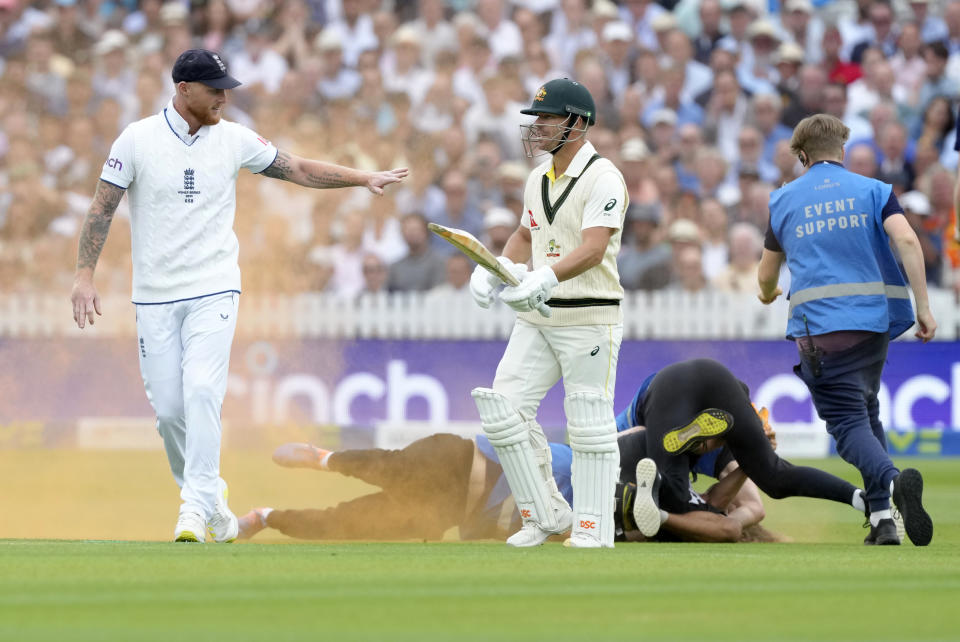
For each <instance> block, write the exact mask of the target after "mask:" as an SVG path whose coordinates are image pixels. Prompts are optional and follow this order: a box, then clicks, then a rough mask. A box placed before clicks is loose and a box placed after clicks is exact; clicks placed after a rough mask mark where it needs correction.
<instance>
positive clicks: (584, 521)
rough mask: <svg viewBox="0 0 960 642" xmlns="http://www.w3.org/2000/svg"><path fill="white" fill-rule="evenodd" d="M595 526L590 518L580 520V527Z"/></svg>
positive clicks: (588, 527) (590, 527)
mask: <svg viewBox="0 0 960 642" xmlns="http://www.w3.org/2000/svg"><path fill="white" fill-rule="evenodd" d="M596 527H597V523H596V522H594V521H592V520H588V519H581V520H580V528H587V529H593V528H596Z"/></svg>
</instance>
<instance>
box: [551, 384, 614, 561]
mask: <svg viewBox="0 0 960 642" xmlns="http://www.w3.org/2000/svg"><path fill="white" fill-rule="evenodd" d="M564 409H565V410H566V413H567V434H568V436H569V438H570V448H571V449H573V470H572V479H571V483H572V485H573V512H574V521H573V533H574V534H578V533H580V534H583V535H584V536H588V537H592V538H594V539H596V540H598V541H599V542H600V545H601V546H609V547H612V546H613V534H614V523H613V509H614V492H615V489H616V484H617V477H618V475H619V474H620V470H619V460H620V453H619V450H618V449H617V423H616V418H615V417H614V415H613V404H612V402H611V400H610V399H607V398H605V397H603V396H602V395H599V394H597V393H593V392H574V393H571V394H569V395H567V398H566V399H564Z"/></svg>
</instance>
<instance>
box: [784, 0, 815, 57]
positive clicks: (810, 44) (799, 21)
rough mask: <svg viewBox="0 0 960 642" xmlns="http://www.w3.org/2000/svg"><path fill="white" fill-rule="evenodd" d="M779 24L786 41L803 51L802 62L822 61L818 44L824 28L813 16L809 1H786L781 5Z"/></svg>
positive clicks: (811, 5)
mask: <svg viewBox="0 0 960 642" xmlns="http://www.w3.org/2000/svg"><path fill="white" fill-rule="evenodd" d="M780 22H781V24H782V25H783V31H784V35H785V36H786V38H787V41H788V42H793V43H795V44H797V45H799V46H800V48H801V50H802V51H803V60H805V61H806V62H808V63H810V64H817V63H820V62H821V61H822V60H823V50H822V49H821V48H820V43H821V42H822V40H823V31H824V29H825V26H824V24H823V20H821V19H820V17H819V16H817V15H816V14H815V12H814V10H813V3H812V2H811V1H810V0H787V1H786V2H785V3H783V12H782V13H781V14H780ZM803 60H802V61H801V62H803Z"/></svg>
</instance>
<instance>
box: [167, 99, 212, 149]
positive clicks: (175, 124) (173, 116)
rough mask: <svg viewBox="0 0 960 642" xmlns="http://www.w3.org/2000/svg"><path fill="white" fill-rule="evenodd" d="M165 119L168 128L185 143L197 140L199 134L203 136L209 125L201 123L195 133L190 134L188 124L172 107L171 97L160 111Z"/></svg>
mask: <svg viewBox="0 0 960 642" xmlns="http://www.w3.org/2000/svg"><path fill="white" fill-rule="evenodd" d="M161 116H163V117H164V118H165V119H166V120H167V124H168V125H170V130H171V131H172V132H173V133H174V134H176V135H177V138H179V139H180V140H182V141H183V142H184V143H186V144H187V145H193V144H194V143H195V142H197V139H198V138H200V137H201V136H205V135H206V133H207V130H208V129H209V127H208V126H207V125H201V127H200V129H198V130H197V133H196V134H193V135H192V136H191V135H190V125H189V124H187V121H186V120H184V119H183V116H181V115H180V114H179V112H177V110H176V109H174V107H173V99H172V98H171V99H170V102H168V103H167V106H166V107H164V108H163V112H162V113H161Z"/></svg>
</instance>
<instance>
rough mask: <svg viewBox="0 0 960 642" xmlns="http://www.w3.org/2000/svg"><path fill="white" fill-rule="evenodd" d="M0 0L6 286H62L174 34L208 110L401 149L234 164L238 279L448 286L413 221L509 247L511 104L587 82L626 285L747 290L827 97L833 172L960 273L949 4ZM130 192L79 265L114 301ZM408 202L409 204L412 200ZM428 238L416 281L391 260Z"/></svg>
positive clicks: (460, 264)
mask: <svg viewBox="0 0 960 642" xmlns="http://www.w3.org/2000/svg"><path fill="white" fill-rule="evenodd" d="M769 5H770V6H766V5H765V4H763V3H761V2H759V1H758V0H722V1H721V0H680V1H679V2H674V1H673V0H663V1H662V2H661V3H659V4H657V3H652V2H648V1H646V0H622V1H621V2H618V3H614V2H611V1H610V0H593V1H591V0H514V1H513V2H510V1H508V0H419V1H418V2H413V1H410V0H382V1H381V0H289V1H281V0H274V1H270V0H264V1H258V0H208V1H203V0H194V1H192V2H179V1H168V2H165V3H161V2H160V1H159V0H144V1H142V2H135V1H133V0H129V1H124V0H102V1H94V0H89V1H84V0H40V1H38V2H26V1H25V0H0V74H2V75H0V78H2V82H0V292H5V293H17V292H22V293H26V292H37V291H44V292H48V293H60V294H61V295H62V296H63V298H64V299H65V298H66V296H67V294H66V293H67V292H69V289H70V283H71V281H72V276H73V264H74V260H75V257H76V244H77V236H78V233H79V227H80V224H81V222H82V219H83V216H84V214H85V212H86V209H87V207H88V205H89V200H90V197H91V195H92V193H93V190H94V187H95V185H96V181H97V178H98V176H99V172H100V168H101V165H102V163H103V162H104V160H105V159H106V158H107V156H108V150H109V148H110V145H111V143H112V141H113V140H114V139H115V138H116V136H117V135H118V134H119V132H120V131H121V130H122V128H123V127H124V126H126V125H127V124H128V123H130V122H132V121H133V120H136V119H138V118H142V117H144V116H147V115H150V114H153V113H156V112H157V111H159V110H160V109H162V108H163V106H164V105H166V103H167V101H168V100H169V98H170V96H171V95H172V93H173V87H172V81H171V79H170V69H171V66H172V63H173V61H174V59H175V58H176V56H177V55H178V54H179V53H180V52H181V51H183V50H184V49H187V48H189V47H194V46H198V47H206V48H210V49H215V50H218V51H220V52H222V54H223V57H224V58H225V60H227V62H228V64H229V65H230V66H231V73H232V74H233V75H234V76H236V77H238V78H239V79H240V80H242V81H244V85H243V86H242V87H240V88H239V89H237V90H236V91H234V92H233V93H232V96H231V107H230V108H229V110H228V114H227V117H228V118H229V119H231V120H235V121H238V122H241V123H243V124H246V125H248V126H250V127H252V128H254V129H255V130H256V131H258V132H259V133H260V134H261V135H262V136H265V137H267V138H269V139H271V140H272V141H273V142H274V143H275V144H276V145H277V146H278V147H281V148H283V149H287V150H289V151H291V152H293V153H296V154H300V155H304V156H309V157H314V158H322V159H325V160H330V161H333V162H338V163H342V164H346V165H351V166H356V167H361V168H370V169H372V168H388V167H396V166H409V167H411V168H412V170H413V171H412V173H411V176H410V178H409V179H408V180H407V181H406V182H405V184H404V185H403V186H402V187H401V188H399V189H391V190H388V192H389V193H388V195H387V196H386V197H383V198H374V197H372V196H370V195H369V194H367V193H366V192H365V191H363V190H332V191H312V190H304V189H302V188H298V187H295V186H291V185H288V184H285V183H282V182H278V181H275V180H270V179H264V178H260V177H254V176H250V175H243V176H242V178H241V181H240V183H239V187H238V203H239V206H238V212H237V220H236V230H237V234H238V236H239V238H240V247H241V268H242V269H243V274H244V287H245V290H246V291H247V292H253V293H263V294H285V295H295V294H297V293H302V292H323V293H326V294H328V295H329V296H332V297H336V298H339V299H340V300H351V299H354V298H356V297H357V296H358V295H360V294H361V293H370V292H373V293H376V292H382V291H390V292H410V291H416V292H425V291H428V290H436V291H438V292H439V293H440V294H441V295H442V294H443V293H444V292H446V293H448V294H449V293H450V292H451V291H456V290H462V289H463V288H464V286H465V284H466V283H467V280H468V278H469V274H470V270H471V267H472V266H471V265H470V264H469V263H468V262H467V261H466V260H464V259H462V258H461V257H459V256H454V255H451V254H450V249H449V248H448V247H445V246H444V245H443V244H442V242H440V241H439V240H436V239H433V240H431V239H430V235H429V234H427V232H426V230H425V227H424V222H425V220H434V221H438V222H442V223H445V224H450V225H453V226H456V227H461V228H465V229H468V230H471V231H474V232H475V233H477V235H478V236H482V237H483V238H484V240H485V241H486V242H487V243H488V244H490V245H491V246H492V247H493V248H494V249H497V248H498V247H502V244H503V243H504V242H505V240H506V236H507V235H508V234H509V232H510V230H511V229H512V228H513V227H514V226H515V225H516V221H517V218H516V216H517V214H518V212H520V211H521V205H520V200H519V199H520V198H521V193H522V186H523V181H524V178H525V176H526V174H527V172H528V171H529V167H530V165H529V163H530V162H531V161H530V160H529V159H527V158H525V157H524V155H523V153H522V149H521V145H520V137H519V130H518V125H519V124H520V123H521V122H523V120H522V119H523V117H522V116H521V115H520V114H519V110H520V108H521V106H523V105H524V104H526V103H528V102H529V100H530V96H531V95H532V94H533V93H534V92H535V91H536V89H537V88H538V87H539V86H540V84H541V83H542V82H543V81H544V80H546V79H549V78H551V77H556V76H561V75H565V76H569V77H573V78H576V79H578V80H580V81H581V82H583V83H584V84H585V85H586V86H587V87H588V88H589V89H590V90H591V92H592V93H593V95H594V97H595V98H596V100H597V103H598V113H599V123H598V127H596V128H595V129H594V130H593V131H592V132H591V140H592V141H593V142H594V144H595V145H596V146H597V148H598V150H599V151H600V152H601V153H602V154H603V155H605V156H607V157H609V158H611V159H612V160H614V161H615V162H616V163H617V165H618V166H619V167H620V168H621V169H622V170H623V172H624V175H625V176H626V178H627V180H628V183H629V190H630V196H631V200H632V202H633V204H634V207H632V208H631V210H630V217H629V220H628V222H627V224H626V226H625V235H624V242H623V250H622V254H621V276H622V280H623V283H624V285H625V287H627V288H628V289H631V290H648V291H653V290H677V291H682V292H687V293H697V292H700V293H704V292H706V293H711V292H718V291H726V292H734V293H752V292H753V289H754V287H755V271H756V264H757V260H758V258H759V253H760V248H761V247H762V236H763V232H764V231H765V229H766V217H767V212H766V203H767V197H768V195H769V193H770V192H771V190H773V189H774V188H775V187H776V186H779V185H780V184H782V183H783V182H785V181H789V180H791V179H792V178H793V177H794V176H795V175H796V173H797V171H798V170H799V166H798V163H797V162H796V159H795V158H793V156H792V155H790V153H789V145H788V143H787V141H788V140H789V136H790V133H791V127H792V126H794V125H795V124H796V123H797V122H798V121H799V120H800V119H801V118H802V117H804V116H806V115H809V114H811V113H816V112H821V111H822V112H828V113H832V114H835V115H837V116H840V117H842V118H843V119H844V121H845V122H846V123H847V124H848V125H849V126H850V128H851V130H852V134H851V141H850V144H849V146H848V149H847V161H848V164H849V167H850V168H851V169H852V170H853V171H856V172H859V173H863V174H868V175H872V176H876V177H878V178H881V179H883V180H886V181H888V182H891V183H892V184H893V185H894V187H895V189H896V190H897V192H898V193H899V194H900V195H901V196H902V197H903V198H902V203H903V205H904V206H905V208H906V209H907V211H908V214H909V215H910V216H909V218H910V220H911V223H912V224H913V226H914V227H915V229H916V230H917V232H918V235H919V236H920V238H921V241H922V243H923V248H924V255H925V259H926V261H927V268H928V269H927V278H928V280H929V281H930V283H931V285H932V286H934V287H935V288H943V289H945V290H946V291H947V292H950V293H951V294H952V291H953V290H954V289H956V290H957V291H960V278H958V277H957V276H956V273H957V272H956V271H957V269H958V268H960V247H958V246H957V244H956V243H955V242H954V241H953V240H952V235H951V234H950V229H951V226H952V225H953V223H952V221H953V218H954V216H955V214H954V212H953V211H952V210H953V205H952V192H953V185H954V175H955V171H956V166H957V153H956V151H954V149H953V147H954V140H955V138H956V108H957V99H958V93H960V1H958V0H952V1H951V0H948V1H946V2H937V1H932V2H928V1H927V0H911V1H910V2H909V3H908V2H903V1H902V0H897V1H895V2H893V3H892V4H891V3H890V2H888V1H887V0H874V1H872V2H871V1H869V0H860V1H859V2H853V1H850V0H815V1H814V2H812V3H811V1H810V0H786V1H785V2H783V3H778V2H776V1H775V0H774V1H771V2H770V3H769ZM125 207H126V205H125V203H124V204H122V205H121V210H120V212H119V216H118V218H117V219H116V220H115V221H114V224H113V228H112V231H111V235H110V240H109V242H108V243H107V246H106V248H105V251H104V255H103V256H102V257H101V261H100V267H99V268H98V271H97V285H98V287H99V288H100V290H101V292H102V293H104V294H105V295H115V296H117V297H124V296H127V295H128V293H129V290H130V265H129V264H130V259H129V242H128V241H127V237H128V228H129V222H128V218H127V217H126V211H125ZM416 214H419V215H421V216H414V215H416ZM408 254H413V255H416V256H422V255H429V254H433V255H435V257H433V259H432V260H433V261H434V264H435V266H436V269H435V270H434V273H433V274H432V275H431V277H430V278H429V279H426V280H424V279H422V278H421V279H418V280H416V281H412V280H410V279H408V278H404V274H403V273H400V272H399V271H391V266H392V265H393V264H394V263H396V262H397V261H398V260H400V259H402V258H403V257H404V256H406V255H408Z"/></svg>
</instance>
